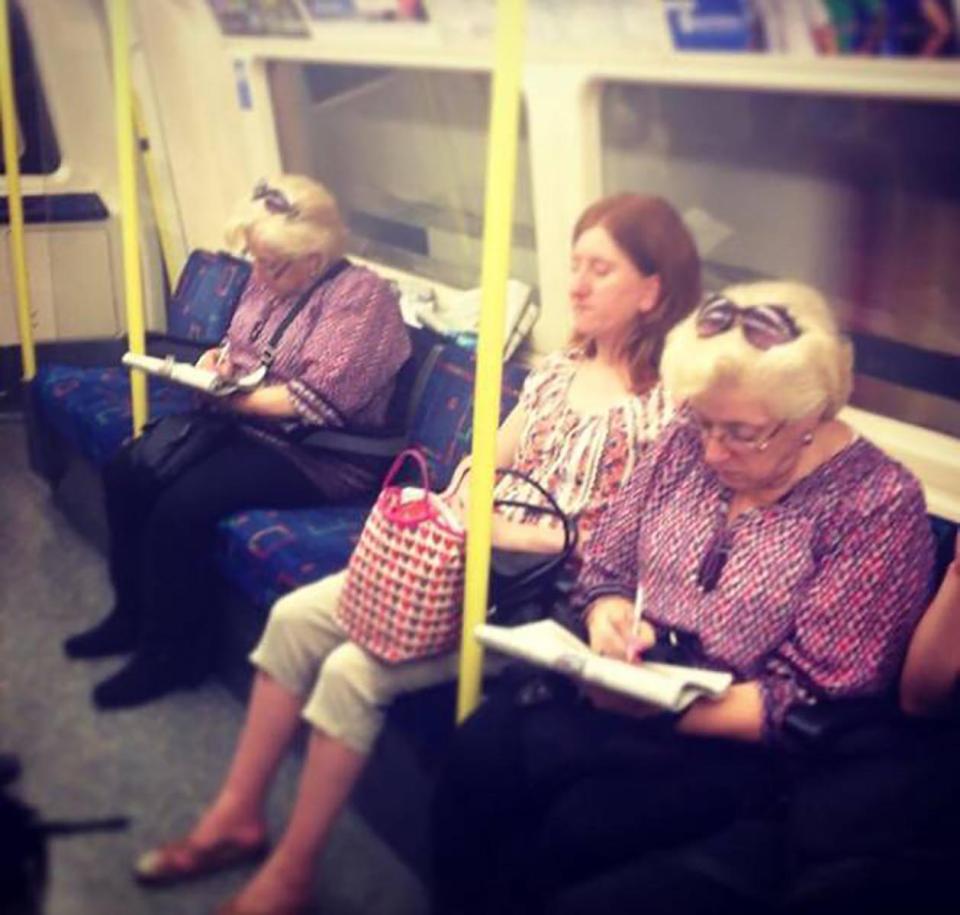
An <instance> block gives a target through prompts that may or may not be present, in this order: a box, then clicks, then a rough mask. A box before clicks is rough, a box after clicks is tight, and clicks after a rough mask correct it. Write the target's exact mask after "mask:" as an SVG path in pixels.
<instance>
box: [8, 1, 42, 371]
mask: <svg viewBox="0 0 960 915" xmlns="http://www.w3.org/2000/svg"><path fill="white" fill-rule="evenodd" d="M19 123H20V119H19V118H18V117H17V100H16V96H15V95H14V93H13V55H12V54H11V51H10V11H9V9H8V6H7V0H0V126H2V128H3V163H4V165H5V166H6V173H7V201H8V203H9V209H10V263H11V264H12V266H13V288H14V291H15V293H16V296H17V329H18V331H19V333H20V362H21V364H22V366H23V380H24V381H29V380H30V379H31V378H33V376H34V375H36V374H37V354H36V350H35V348H34V345H33V325H32V324H31V323H30V289H29V287H28V285H27V248H26V239H25V237H24V232H23V197H22V196H21V192H20V151H19V149H18V148H17V141H18V140H19V138H20V129H19V126H18V125H19Z"/></svg>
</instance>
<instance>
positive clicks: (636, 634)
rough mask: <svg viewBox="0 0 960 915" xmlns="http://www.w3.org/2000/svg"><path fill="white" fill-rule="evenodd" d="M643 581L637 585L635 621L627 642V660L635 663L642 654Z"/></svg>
mask: <svg viewBox="0 0 960 915" xmlns="http://www.w3.org/2000/svg"><path fill="white" fill-rule="evenodd" d="M643 601H644V595H643V583H642V582H641V583H639V584H638V585H637V596H636V598H635V599H634V601H633V623H632V624H631V626H630V639H629V640H628V642H627V660H628V661H629V662H630V663H631V664H633V663H634V662H635V661H636V660H637V658H638V656H639V654H640V621H641V620H642V619H643Z"/></svg>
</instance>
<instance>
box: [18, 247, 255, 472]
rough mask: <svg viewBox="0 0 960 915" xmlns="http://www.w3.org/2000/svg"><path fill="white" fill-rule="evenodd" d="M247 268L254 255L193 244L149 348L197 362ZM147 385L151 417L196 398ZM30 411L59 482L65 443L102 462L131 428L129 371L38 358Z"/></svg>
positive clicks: (226, 316)
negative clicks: (163, 327)
mask: <svg viewBox="0 0 960 915" xmlns="http://www.w3.org/2000/svg"><path fill="white" fill-rule="evenodd" d="M250 271H251V266H250V264H249V262H247V261H245V260H242V259H240V258H237V257H233V256H232V255H230V254H226V253H224V252H220V253H217V254H213V253H211V252H209V251H199V250H198V251H194V252H193V253H192V254H191V255H190V257H189V258H188V260H187V263H186V265H185V266H184V268H183V271H182V272H181V274H180V278H179V281H178V283H177V288H176V290H175V291H174V294H173V296H172V297H171V299H170V302H169V303H168V306H167V329H166V331H165V332H162V333H159V332H150V333H149V334H148V335H147V350H148V352H150V353H151V354H152V355H158V356H159V355H164V356H165V355H172V356H174V357H175V358H177V359H181V360H189V361H193V360H195V359H196V358H197V357H198V356H199V355H200V353H201V352H202V351H203V350H204V349H206V348H208V347H211V346H216V345H217V343H219V341H220V340H221V339H222V338H223V335H224V333H225V332H226V328H227V325H228V324H229V323H230V318H231V317H232V316H233V311H234V309H235V308H236V305H237V302H239V300H240V296H241V294H242V293H243V290H244V288H245V287H246V284H247V280H248V279H249V277H250ZM104 349H110V350H112V349H113V347H105V348H104ZM111 355H112V353H111ZM147 390H148V400H149V404H150V416H151V417H153V418H159V417H163V416H166V415H169V414H171V413H178V412H183V411H184V410H188V409H190V407H191V406H192V405H193V404H194V403H195V399H194V397H193V396H192V395H191V394H190V392H189V391H187V390H186V389H184V388H180V387H178V386H176V385H172V384H168V383H166V382H164V381H163V380H162V379H156V378H151V379H149V383H148V388H147ZM28 410H29V411H30V414H31V416H30V424H29V427H28V428H29V429H30V434H31V442H30V445H31V449H30V450H31V459H32V462H33V465H34V469H35V470H37V471H39V472H40V473H42V474H43V475H44V476H47V477H48V478H49V479H51V480H53V481H56V479H57V478H58V477H59V476H60V474H61V473H62V472H63V468H64V461H63V454H62V450H63V447H64V446H66V447H68V448H71V449H73V450H75V451H76V452H78V453H79V454H80V455H82V456H83V457H84V458H86V459H87V460H88V461H90V462H92V463H93V464H94V465H95V466H98V467H99V466H101V465H102V464H103V463H104V462H106V461H107V460H108V459H109V458H110V457H111V456H112V455H113V454H115V453H116V451H117V449H118V448H119V447H120V444H121V443H122V442H123V440H124V439H126V438H127V437H128V436H129V435H130V429H131V407H130V377H129V373H128V372H127V371H126V369H124V368H122V367H120V366H118V365H112V366H102V365H101V366H96V365H95V366H90V365H70V364H59V363H53V364H41V365H40V366H39V368H38V370H37V375H36V378H35V379H34V381H33V382H32V384H31V387H30V392H29V397H28Z"/></svg>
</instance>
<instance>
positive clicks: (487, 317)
mask: <svg viewBox="0 0 960 915" xmlns="http://www.w3.org/2000/svg"><path fill="white" fill-rule="evenodd" d="M525 8H526V2H525V0H498V2H497V29H496V38H495V49H494V55H495V56H494V71H493V99H492V103H491V106H490V130H489V139H488V146H487V186H486V197H485V200H484V207H483V269H482V276H481V310H480V328H479V339H478V342H477V378H476V382H475V386H474V406H473V461H472V464H471V469H470V477H471V479H470V514H469V519H468V520H469V525H470V526H469V531H470V536H469V537H468V538H467V570H466V593H465V601H464V608H463V635H462V636H461V642H460V649H461V655H460V683H459V689H458V693H457V719H458V720H460V721H462V720H463V719H464V718H465V717H466V716H467V715H469V714H470V712H471V711H473V709H474V708H476V705H477V702H478V700H479V698H480V681H481V674H482V665H483V651H482V649H481V647H480V645H479V644H478V643H477V641H476V639H475V638H474V636H473V630H474V627H475V626H476V625H477V624H478V623H481V622H483V620H484V618H485V617H486V611H487V585H488V579H489V574H490V535H491V528H492V524H491V521H492V512H493V483H494V470H495V467H494V461H495V457H496V455H495V452H496V430H497V423H498V421H499V418H500V384H501V381H502V377H503V364H502V360H503V334H504V331H503V322H504V299H505V298H506V291H507V279H508V273H509V269H510V238H511V235H512V229H513V195H514V188H515V185H516V175H517V139H518V132H519V114H520V77H521V70H522V64H523V34H524V13H525Z"/></svg>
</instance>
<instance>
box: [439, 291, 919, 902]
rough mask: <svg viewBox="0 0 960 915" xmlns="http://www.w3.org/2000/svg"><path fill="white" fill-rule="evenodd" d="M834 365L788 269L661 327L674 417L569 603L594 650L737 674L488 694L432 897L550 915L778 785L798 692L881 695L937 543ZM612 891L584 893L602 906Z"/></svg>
mask: <svg viewBox="0 0 960 915" xmlns="http://www.w3.org/2000/svg"><path fill="white" fill-rule="evenodd" d="M851 363H852V360H851V351H850V347H849V345H848V343H847V342H846V341H845V340H844V339H843V338H842V337H841V335H840V334H839V333H838V331H837V327H836V323H835V321H834V319H833V316H832V314H831V312H830V309H829V308H828V306H827V304H826V303H825V302H824V301H823V299H822V297H821V296H820V295H819V294H818V293H816V292H815V291H814V290H812V289H810V288H808V287H805V286H802V285H800V284H796V283H756V284H749V285H743V286H735V287H732V288H730V289H727V290H726V291H725V292H724V293H723V294H721V295H715V296H712V297H710V298H708V299H707V300H706V301H705V302H704V303H703V304H702V305H701V307H700V308H699V309H698V310H697V311H696V312H695V313H694V314H693V315H691V316H690V317H689V318H688V319H687V320H686V321H684V322H683V323H682V324H680V325H679V326H678V327H677V328H675V329H674V331H673V332H672V333H671V334H670V336H669V337H668V339H667V344H666V347H665V350H664V354H663V359H662V361H661V373H662V378H663V382H664V384H665V386H666V387H667V389H668V390H669V391H670V393H671V394H672V395H673V396H674V397H675V399H676V400H677V401H678V402H681V403H683V404H684V408H683V409H682V410H681V411H680V413H679V414H678V416H677V418H676V420H675V421H674V422H673V424H672V425H671V427H670V428H668V429H667V430H665V432H664V433H663V435H662V436H661V437H660V439H659V440H658V442H657V444H656V446H655V447H654V448H653V449H652V450H651V451H650V453H649V456H648V457H647V458H645V459H644V460H643V461H641V462H640V464H639V465H638V467H637V469H636V471H635V472H634V474H633V477H632V479H631V480H630V481H629V482H628V483H627V484H626V485H625V486H624V488H623V489H622V490H621V491H620V494H619V496H618V497H617V499H616V500H615V504H614V505H613V506H612V507H611V508H610V510H609V511H608V512H606V513H605V515H604V517H603V519H602V521H601V522H600V525H599V526H598V528H597V531H596V533H595V535H594V538H593V541H592V544H591V547H590V548H589V549H588V551H587V556H586V558H585V562H584V568H583V571H582V574H581V576H580V578H579V580H578V582H577V588H576V593H575V603H576V604H577V605H578V606H579V607H580V608H581V609H582V612H583V618H584V620H585V624H586V626H587V629H588V631H589V636H590V643H591V645H592V647H593V648H594V650H595V651H598V652H600V653H602V654H605V655H608V656H611V657H616V658H621V659H626V660H633V659H634V657H633V656H634V653H635V651H636V649H637V647H638V644H639V647H640V648H641V650H642V651H651V650H654V649H655V650H656V652H657V654H658V655H660V656H663V655H667V657H668V658H669V656H670V654H671V653H674V654H676V647H677V646H680V647H682V648H683V649H684V656H683V658H682V659H680V658H678V660H681V661H682V662H683V663H688V664H699V665H709V666H714V667H720V668H723V669H726V670H729V671H730V672H731V673H732V674H733V675H734V681H735V682H734V685H733V686H732V687H731V688H730V689H729V690H728V692H727V693H726V694H725V695H724V697H723V698H721V699H719V700H716V701H709V700H705V699H701V700H698V701H696V702H694V703H693V704H692V705H691V706H690V707H689V708H688V709H687V710H686V711H684V712H683V713H681V714H679V715H677V716H668V715H665V714H662V713H657V712H656V710H654V709H651V708H649V707H647V706H643V705H640V704H638V703H635V702H629V701H626V700H624V699H622V698H620V697H615V696H612V695H610V694H606V693H601V692H594V693H592V694H591V695H590V697H589V698H590V700H591V702H589V703H581V704H574V703H569V704H563V703H561V702H549V703H546V704H544V705H542V706H536V707H533V708H525V707H515V706H513V705H511V704H510V703H509V702H507V701H499V702H497V701H494V702H489V703H487V704H486V705H485V706H484V707H482V708H481V709H480V711H479V712H478V714H477V715H475V716H474V718H473V719H472V720H471V721H468V722H467V724H466V725H465V727H464V728H462V729H461V731H460V732H459V735H458V738H457V740H456V746H455V749H454V752H453V754H452V757H451V763H450V768H449V770H448V771H447V773H446V775H445V777H444V778H443V779H442V781H441V787H440V790H439V792H438V803H437V829H438V835H437V836H436V848H437V850H438V856H437V862H436V869H435V872H436V874H437V875H438V884H439V885H438V906H437V910H438V911H457V912H460V913H461V915H467V913H470V912H484V911H501V912H512V911H515V910H516V911H540V910H541V907H545V908H546V910H547V911H550V910H552V909H551V906H552V905H553V902H550V903H547V904H546V905H545V906H544V901H545V900H553V901H554V902H556V901H557V900H558V899H561V898H565V899H567V901H568V902H569V897H566V895H565V894H567V893H568V892H574V887H578V889H577V890H576V892H578V893H579V892H581V890H583V886H581V884H583V885H586V881H588V880H589V879H591V878H592V877H593V876H595V875H596V874H597V873H600V872H605V871H616V870H617V869H618V868H625V869H627V870H629V868H630V866H631V865H632V864H634V863H636V862H637V861H638V860H639V859H640V858H642V857H643V856H644V854H645V853H647V852H650V851H652V850H654V849H656V848H662V847H666V846H668V845H670V844H675V843H677V842H680V841H682V840H684V839H687V838H692V837H694V836H697V835H700V834H705V833H707V832H710V831H712V830H714V829H717V828H719V827H720V826H722V825H724V824H725V823H727V822H729V821H730V820H732V819H733V818H734V817H735V816H737V815H738V813H739V812H741V811H743V810H745V809H747V808H748V807H751V806H756V805H760V806H762V805H763V804H765V803H768V802H770V800H771V799H772V797H773V795H774V794H775V778H774V776H775V773H776V758H777V752H778V751H779V749H780V735H781V732H782V728H783V723H784V717H785V715H786V713H787V711H788V710H789V709H790V707H791V706H792V705H794V704H795V703H808V704H812V703H816V702H818V701H821V700H824V699H828V698H834V697H843V696H866V695H876V694H879V693H882V692H884V691H886V690H888V689H889V688H890V686H891V685H892V684H893V681H894V678H895V677H896V674H897V671H898V669H899V666H900V664H901V662H902V660H903V656H904V652H905V650H906V646H907V640H908V638H909V635H910V632H911V630H912V628H913V626H914V624H915V623H916V620H917V619H918V617H919V615H920V613H921V612H922V609H923V606H924V604H925V602H926V599H927V590H928V583H929V579H930V571H931V565H932V558H933V555H932V541H931V534H930V528H929V524H928V522H927V518H926V512H925V508H924V502H923V495H922V492H921V490H920V486H919V484H918V483H917V481H916V480H915V479H914V478H913V477H912V476H911V475H910V474H909V473H908V472H907V471H906V470H905V469H904V468H903V467H901V466H900V465H899V464H897V463H895V462H894V461H892V460H891V459H890V458H888V457H887V456H886V455H884V454H883V453H882V452H881V451H880V450H879V449H877V448H876V447H875V446H874V445H872V444H870V443H869V442H868V441H866V440H865V439H863V438H860V437H859V436H858V435H857V434H856V433H855V432H854V431H853V430H852V429H851V428H850V427H849V426H848V425H847V424H846V423H845V422H843V421H842V420H840V419H839V418H838V417H837V413H838V411H839V410H840V408H841V407H842V406H843V404H844V403H845V402H846V399H847V396H848V394H849V392H850V387H851V370H852V365H851ZM640 588H642V593H643V598H642V599H643V622H642V623H641V625H640V626H639V629H638V631H634V630H635V629H637V627H636V626H635V619H636V617H635V606H636V603H635V602H636V600H637V599H638V598H637V594H638V589H640ZM704 738H710V739H704ZM459 824H470V826H469V829H463V828H461V826H460V825H459ZM508 835H509V839H507V838H506V837H507V836H508ZM504 842H507V843H508V844H507V845H504ZM483 848H504V849H506V848H509V849H516V850H517V856H516V857H515V858H512V859H511V858H510V856H509V854H507V855H505V856H504V857H503V862H504V865H505V867H506V868H507V871H508V873H507V874H506V875H504V876H503V878H502V879H500V878H498V877H491V878H490V879H489V880H488V881H487V886H489V887H491V888H497V887H499V888H500V889H501V890H503V889H504V888H506V890H507V892H506V895H507V896H509V897H510V898H511V899H512V901H511V902H505V901H504V900H503V899H501V898H500V897H497V898H496V899H493V898H491V897H490V896H489V895H487V893H486V891H485V890H484V891H482V890H481V889H480V888H478V887H477V886H476V884H475V882H474V881H472V880H471V879H470V876H469V875H470V874H471V873H472V872H473V868H474V866H475V862H476V860H477V854H478V852H479V850H481V849H483ZM629 885H630V881H629V879H626V878H625V880H624V881H623V882H619V883H618V882H617V880H613V881H612V882H611V881H607V882H605V883H604V884H603V886H602V888H598V889H597V890H596V893H595V894H593V895H591V892H589V891H587V892H585V894H584V895H582V896H578V897H577V898H578V899H579V902H580V903H582V904H587V903H589V905H588V906H587V907H588V908H590V910H592V911H615V910H617V909H618V908H620V907H628V906H629V905H630V904H631V903H632V902H633V901H635V900H633V899H632V898H631V896H630V893H625V894H621V893H620V891H621V890H622V889H623V888H624V887H626V886H629ZM631 892H632V891H631ZM511 906H512V907H511ZM561 909H562V910H563V911H567V910H566V909H565V908H563V907H562V906H561ZM571 911H580V909H579V908H576V907H574V908H572V909H571Z"/></svg>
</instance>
